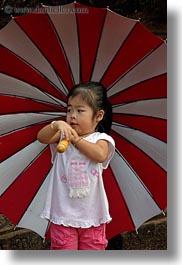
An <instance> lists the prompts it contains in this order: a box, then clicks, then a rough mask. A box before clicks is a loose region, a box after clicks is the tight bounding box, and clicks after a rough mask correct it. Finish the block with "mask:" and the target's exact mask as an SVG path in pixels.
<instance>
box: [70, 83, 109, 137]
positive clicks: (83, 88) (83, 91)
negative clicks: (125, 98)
mask: <svg viewBox="0 0 182 265" xmlns="http://www.w3.org/2000/svg"><path fill="white" fill-rule="evenodd" d="M77 95H80V96H81V97H82V99H83V100H84V101H85V102H86V103H87V104H88V105H89V106H90V107H91V108H92V109H93V113H94V116H95V115H96V114H97V112H98V111H99V110H104V116H103V119H102V120H101V121H100V122H99V123H98V125H97V127H96V131H98V132H105V133H107V134H109V132H110V130H111V125H112V106H111V104H110V102H109V101H108V99H107V90H106V88H105V87H104V86H103V85H102V84H101V83H99V82H88V83H81V84H79V85H76V86H74V87H73V88H72V89H71V90H70V91H69V93H68V95H67V101H68V99H69V98H70V97H75V96H77Z"/></svg>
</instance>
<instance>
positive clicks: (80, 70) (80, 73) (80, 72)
mask: <svg viewBox="0 0 182 265" xmlns="http://www.w3.org/2000/svg"><path fill="white" fill-rule="evenodd" d="M74 5H75V2H74ZM75 20H76V29H77V36H78V49H79V68H80V69H79V83H80V82H81V80H82V66H81V62H82V61H81V48H80V33H79V27H78V16H77V13H76V15H75Z"/></svg>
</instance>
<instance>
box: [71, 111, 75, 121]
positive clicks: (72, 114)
mask: <svg viewBox="0 0 182 265" xmlns="http://www.w3.org/2000/svg"><path fill="white" fill-rule="evenodd" d="M70 117H71V119H75V118H76V115H75V112H74V111H72V112H71V116H70Z"/></svg>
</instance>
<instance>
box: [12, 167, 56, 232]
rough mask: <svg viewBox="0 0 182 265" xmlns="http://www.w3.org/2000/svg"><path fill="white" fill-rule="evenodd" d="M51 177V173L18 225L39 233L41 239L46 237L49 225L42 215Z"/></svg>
mask: <svg viewBox="0 0 182 265" xmlns="http://www.w3.org/2000/svg"><path fill="white" fill-rule="evenodd" d="M50 175H51V174H50V172H49V174H48V175H47V176H46V179H45V181H44V182H43V184H42V186H41V187H40V189H39V191H38V192H37V194H36V195H35V197H34V199H33V200H32V202H31V204H30V205H29V207H28V209H27V210H26V212H25V214H24V215H23V216H22V218H21V220H20V222H19V223H18V224H17V227H22V228H27V229H31V230H33V231H35V232H36V233H38V234H39V235H40V236H41V237H44V236H45V233H46V230H47V225H48V220H46V219H43V218H41V217H40V214H41V212H42V210H43V207H44V203H45V199H46V194H47V189H48V185H49V181H50Z"/></svg>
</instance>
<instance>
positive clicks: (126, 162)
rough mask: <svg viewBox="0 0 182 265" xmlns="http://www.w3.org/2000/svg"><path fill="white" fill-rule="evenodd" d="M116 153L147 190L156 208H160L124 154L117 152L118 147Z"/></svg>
mask: <svg viewBox="0 0 182 265" xmlns="http://www.w3.org/2000/svg"><path fill="white" fill-rule="evenodd" d="M116 153H117V154H118V155H119V156H120V157H121V158H122V159H123V161H124V162H125V164H126V165H127V166H128V167H129V168H130V170H131V171H132V172H133V174H134V175H135V177H136V178H137V179H138V181H139V182H140V183H141V185H142V186H143V188H144V189H145V190H146V191H147V193H148V194H149V196H150V197H151V198H152V199H153V201H155V204H156V205H157V206H158V208H159V209H160V210H161V212H162V209H161V208H160V206H159V204H158V203H157V202H156V200H155V198H154V197H153V195H152V193H151V192H150V190H149V189H148V188H147V186H146V185H145V184H144V182H143V181H142V180H141V179H140V178H139V176H138V174H137V173H136V172H135V170H134V169H133V168H132V167H131V166H130V164H129V163H128V161H127V160H126V159H125V158H124V156H123V155H122V154H121V153H120V152H119V150H118V149H116Z"/></svg>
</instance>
